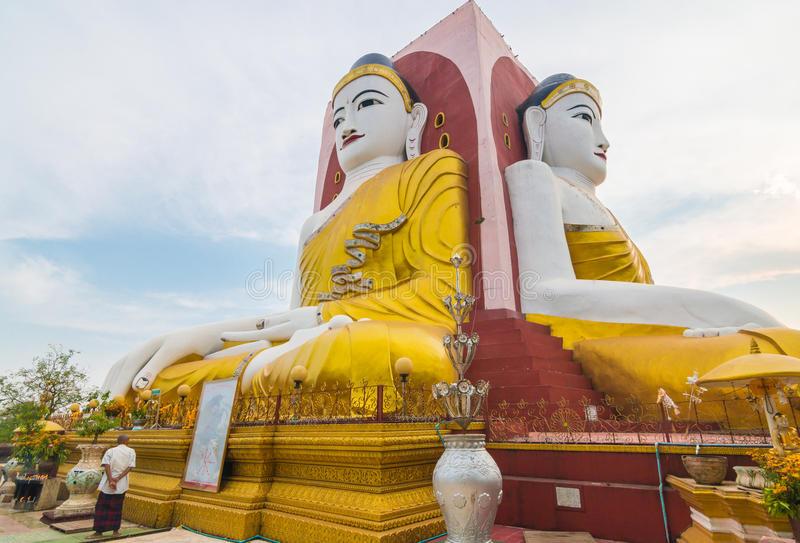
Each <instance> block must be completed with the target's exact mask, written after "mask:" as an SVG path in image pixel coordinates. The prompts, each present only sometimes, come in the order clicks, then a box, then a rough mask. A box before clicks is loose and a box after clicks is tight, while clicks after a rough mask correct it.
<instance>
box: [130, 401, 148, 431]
mask: <svg viewBox="0 0 800 543" xmlns="http://www.w3.org/2000/svg"><path fill="white" fill-rule="evenodd" d="M146 422H147V408H146V407H145V406H144V405H137V406H135V407H134V408H133V409H131V424H133V429H134V430H141V429H142V428H144V425H145V423H146Z"/></svg>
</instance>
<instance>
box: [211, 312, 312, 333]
mask: <svg viewBox="0 0 800 543" xmlns="http://www.w3.org/2000/svg"><path fill="white" fill-rule="evenodd" d="M320 324H322V310H321V308H320V307H318V306H304V307H297V308H295V309H290V310H289V311H285V312H283V313H278V314H277V315H272V316H270V317H266V318H264V319H262V320H261V322H259V323H258V325H257V329H256V330H244V331H236V332H222V335H221V337H220V339H221V340H222V341H258V340H267V341H286V340H288V339H289V338H290V337H292V335H293V334H294V333H295V332H297V331H298V330H305V329H308V328H314V327H317V326H319V325H320Z"/></svg>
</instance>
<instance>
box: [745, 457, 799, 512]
mask: <svg viewBox="0 0 800 543" xmlns="http://www.w3.org/2000/svg"><path fill="white" fill-rule="evenodd" d="M752 458H753V460H755V462H756V463H757V464H758V465H759V466H761V467H762V468H763V469H764V472H765V476H766V479H767V481H768V483H771V484H768V486H767V488H765V489H764V505H765V506H766V508H767V511H768V512H769V514H770V515H772V516H782V515H786V516H788V517H789V518H792V519H794V518H798V517H800V452H796V453H789V454H786V455H780V454H778V452H777V451H776V450H775V449H768V450H765V451H758V452H756V453H753V455H752Z"/></svg>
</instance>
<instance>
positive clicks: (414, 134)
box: [406, 102, 428, 160]
mask: <svg viewBox="0 0 800 543" xmlns="http://www.w3.org/2000/svg"><path fill="white" fill-rule="evenodd" d="M409 115H411V126H410V127H409V128H408V135H407V136H406V158H408V160H411V159H412V158H417V157H418V156H419V154H420V149H422V131H423V130H424V128H425V121H427V120H428V108H427V106H426V105H425V104H422V103H420V102H417V103H416V104H414V106H413V107H412V108H411V113H409Z"/></svg>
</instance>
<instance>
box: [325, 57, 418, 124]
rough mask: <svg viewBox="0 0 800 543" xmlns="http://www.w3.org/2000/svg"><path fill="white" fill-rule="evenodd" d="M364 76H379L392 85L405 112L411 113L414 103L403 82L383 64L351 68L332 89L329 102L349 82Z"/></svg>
mask: <svg viewBox="0 0 800 543" xmlns="http://www.w3.org/2000/svg"><path fill="white" fill-rule="evenodd" d="M365 75H379V76H381V77H382V78H384V79H386V80H387V81H389V83H391V84H392V85H394V86H395V88H396V89H397V90H398V91H399V92H400V96H402V97H403V103H404V104H405V106H406V111H407V112H409V113H411V108H412V106H413V105H414V101H413V100H412V99H411V95H410V94H409V93H408V89H407V88H406V84H405V83H403V80H402V79H401V78H400V76H399V75H398V74H397V72H395V71H394V70H392V69H391V68H389V67H388V66H384V65H383V64H364V65H363V66H359V67H357V68H353V69H352V70H350V71H349V72H347V73H346V74H345V75H344V77H342V78H341V79H340V80H339V82H338V83H337V84H336V86H335V87H334V88H333V97H332V98H331V100H335V99H336V95H337V94H339V91H340V90H342V87H344V86H345V85H347V84H348V83H350V82H351V81H355V80H356V79H358V78H359V77H364V76H365Z"/></svg>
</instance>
